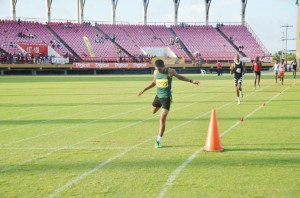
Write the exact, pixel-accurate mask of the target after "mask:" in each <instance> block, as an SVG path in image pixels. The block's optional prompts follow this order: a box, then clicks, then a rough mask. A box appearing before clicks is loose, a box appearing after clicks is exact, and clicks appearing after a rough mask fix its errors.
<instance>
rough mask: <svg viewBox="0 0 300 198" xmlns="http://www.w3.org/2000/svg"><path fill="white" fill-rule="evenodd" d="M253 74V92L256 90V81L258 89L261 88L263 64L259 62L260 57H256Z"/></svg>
mask: <svg viewBox="0 0 300 198" xmlns="http://www.w3.org/2000/svg"><path fill="white" fill-rule="evenodd" d="M253 73H254V87H253V90H255V89H256V81H257V84H258V87H260V76H261V62H260V61H259V57H256V59H255V61H254V63H253Z"/></svg>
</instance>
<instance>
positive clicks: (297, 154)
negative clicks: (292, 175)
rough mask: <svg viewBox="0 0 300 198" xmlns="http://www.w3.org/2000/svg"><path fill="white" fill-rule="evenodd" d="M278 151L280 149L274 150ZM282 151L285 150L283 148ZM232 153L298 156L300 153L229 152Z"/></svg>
mask: <svg viewBox="0 0 300 198" xmlns="http://www.w3.org/2000/svg"><path fill="white" fill-rule="evenodd" d="M276 149H278V150H280V148H276ZM282 150H285V149H284V148H283V149H282ZM230 152H232V153H245V154H255V155H256V154H261V155H266V154H267V155H300V153H279V152H277V151H272V152H270V151H251V150H249V151H230Z"/></svg>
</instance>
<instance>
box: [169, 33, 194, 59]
mask: <svg viewBox="0 0 300 198" xmlns="http://www.w3.org/2000/svg"><path fill="white" fill-rule="evenodd" d="M168 30H169V31H170V32H171V34H172V35H173V36H174V38H175V37H177V35H176V33H175V32H174V30H173V29H172V28H168ZM179 44H180V46H181V48H182V49H183V50H184V51H185V53H186V54H187V55H188V56H189V57H190V59H191V60H195V58H194V56H193V55H192V53H191V52H190V51H189V50H188V49H187V47H186V46H185V44H184V43H183V42H182V41H181V39H179Z"/></svg>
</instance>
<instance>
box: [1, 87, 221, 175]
mask: <svg viewBox="0 0 300 198" xmlns="http://www.w3.org/2000/svg"><path fill="white" fill-rule="evenodd" d="M217 89H220V88H217ZM198 94H199V93H195V94H194V95H198ZM219 95H220V94H219ZM185 97H190V95H188V96H185ZM214 97H217V96H214ZM214 97H211V98H214ZM182 99H183V98H182ZM206 100H207V99H206ZM194 103H195V102H194ZM194 103H192V104H188V105H186V106H184V107H180V109H181V108H185V107H187V106H190V105H193V104H194ZM143 109H144V108H143ZM122 114H123V113H122ZM126 114H127V113H125V115H126ZM157 116H159V115H156V116H154V117H157ZM154 117H153V116H151V117H150V118H148V119H145V120H141V121H137V122H135V123H130V124H129V125H126V126H125V127H120V128H117V129H114V130H112V131H108V132H107V131H106V132H105V133H102V134H100V135H97V136H95V137H92V138H88V140H86V139H84V140H82V141H79V142H77V143H75V144H73V145H68V146H63V147H60V148H59V149H56V150H54V151H53V152H50V153H47V154H46V155H42V156H39V157H37V158H35V159H40V158H44V157H47V156H50V155H52V154H53V153H55V152H57V151H60V150H63V149H65V148H68V147H70V146H71V147H72V146H76V145H78V144H81V143H82V142H86V141H89V140H92V139H95V138H99V137H102V136H103V135H107V134H111V133H115V132H118V131H120V130H122V129H126V128H128V127H132V126H135V125H138V124H141V123H143V122H145V121H147V120H151V119H153V118H154ZM71 133H73V132H72V131H71ZM98 133H99V132H98ZM63 135H64V136H68V134H65V133H64V134H63ZM70 135H72V134H70ZM32 144H33V143H32V142H30V145H32ZM6 146H7V145H6ZM32 160H33V159H30V160H26V161H25V162H22V163H19V164H18V165H20V164H21V165H23V164H26V163H28V162H32ZM12 167H16V166H12ZM12 167H7V168H4V169H3V170H2V171H7V170H11V169H12Z"/></svg>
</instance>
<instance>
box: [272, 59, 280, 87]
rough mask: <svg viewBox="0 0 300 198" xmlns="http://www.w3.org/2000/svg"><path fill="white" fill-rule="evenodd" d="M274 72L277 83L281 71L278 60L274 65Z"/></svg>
mask: <svg viewBox="0 0 300 198" xmlns="http://www.w3.org/2000/svg"><path fill="white" fill-rule="evenodd" d="M273 70H274V75H275V81H276V83H277V78H278V70H279V61H278V60H276V62H275V63H274V66H273Z"/></svg>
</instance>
